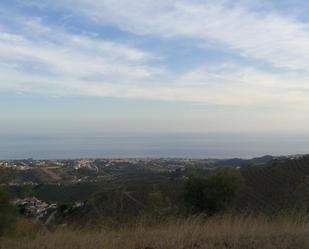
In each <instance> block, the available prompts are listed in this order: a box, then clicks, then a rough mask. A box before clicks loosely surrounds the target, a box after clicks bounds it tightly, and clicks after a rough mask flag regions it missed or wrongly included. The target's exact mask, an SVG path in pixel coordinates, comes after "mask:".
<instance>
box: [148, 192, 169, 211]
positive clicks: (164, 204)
mask: <svg viewBox="0 0 309 249" xmlns="http://www.w3.org/2000/svg"><path fill="white" fill-rule="evenodd" d="M147 212H148V213H149V214H152V215H155V216H160V217H161V216H165V215H168V214H170V213H171V212H172V205H171V202H170V200H169V199H168V198H167V197H164V196H163V195H162V193H161V192H160V191H153V192H150V193H149V194H148V198H147Z"/></svg>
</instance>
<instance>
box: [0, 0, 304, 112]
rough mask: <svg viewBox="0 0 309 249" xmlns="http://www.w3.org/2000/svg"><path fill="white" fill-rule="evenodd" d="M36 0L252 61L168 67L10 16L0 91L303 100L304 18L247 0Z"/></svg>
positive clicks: (1, 35)
mask: <svg viewBox="0 0 309 249" xmlns="http://www.w3.org/2000/svg"><path fill="white" fill-rule="evenodd" d="M23 2H24V3H27V5H28V6H29V3H30V2H27V1H19V3H23ZM36 4H39V5H38V7H39V8H41V9H44V8H52V7H54V8H60V9H66V11H67V12H69V13H72V14H74V15H79V16H80V18H87V19H88V20H90V21H91V22H94V23H95V24H96V25H98V26H101V27H103V26H106V25H111V26H116V27H117V28H119V29H120V30H123V31H125V32H128V33H132V34H135V35H136V37H139V38H141V39H142V38H143V37H158V38H161V39H170V38H177V39H183V38H189V39H191V40H192V46H199V47H201V44H202V46H204V45H206V44H207V45H210V46H213V47H215V48H216V49H221V50H222V51H228V52H229V53H233V54H236V56H238V57H239V58H245V60H248V61H249V62H248V63H250V64H249V65H244V63H243V62H240V61H239V60H237V59H228V60H229V61H230V63H227V62H226V61H225V60H222V61H219V62H218V61H216V63H213V64H211V63H208V64H207V65H203V64H201V65H199V66H198V67H197V68H195V69H190V70H182V71H181V72H179V71H177V73H176V72H175V71H173V70H171V69H168V64H169V63H170V62H169V61H166V60H164V59H162V60H161V58H164V54H155V53H153V52H152V51H151V49H149V48H148V49H147V50H146V49H145V48H143V49H142V48H139V47H137V46H132V45H129V44H128V43H126V42H125V41H114V40H113V39H103V38H102V37H95V36H91V35H86V34H77V33H73V32H71V31H68V30H66V29H65V28H60V27H55V26H53V25H50V24H48V23H46V22H44V21H42V20H41V19H40V18H37V17H36V18H31V17H18V18H17V19H18V22H19V25H17V26H19V29H18V30H14V29H13V28H10V27H9V26H8V27H6V26H5V25H2V26H1V25H0V27H1V28H0V65H1V68H0V91H24V92H35V93H44V94H57V95H58V94H60V95H61V94H66V95H67V94H71V95H72V94H73V95H90V96H111V97H126V98H145V99H157V100H166V101H189V102H202V103H209V104H216V105H227V106H255V107H265V106H266V107H270V106H272V107H280V108H287V107H288V108H291V107H292V108H302V109H306V108H309V107H307V106H309V85H308V82H309V71H308V68H309V29H308V28H309V26H308V24H307V23H304V22H301V21H299V20H296V19H294V18H292V17H289V16H283V15H282V14H278V13H275V12H272V11H265V10H263V11H258V12H257V11H254V10H253V8H250V6H249V5H248V1H237V2H236V3H235V1H200V0H196V1H195V0H194V1H189V0H181V1H172V0H165V1H163V0H158V1H149V0H143V1H129V0H119V1H111V0H96V1H95V0H74V1H73V0H62V1H60V0H54V1H49V0H45V1H35V0H32V1H31V7H33V6H36ZM136 39H138V38H136ZM160 60H161V61H160ZM158 61H159V62H160V63H154V62H158ZM260 64H263V67H261V66H260ZM264 64H265V65H264Z"/></svg>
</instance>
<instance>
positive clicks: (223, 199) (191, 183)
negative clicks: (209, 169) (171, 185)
mask: <svg viewBox="0 0 309 249" xmlns="http://www.w3.org/2000/svg"><path fill="white" fill-rule="evenodd" d="M242 185H243V178H242V176H241V174H240V172H239V171H237V170H235V169H229V168H227V169H219V170H216V171H215V172H213V173H212V174H209V175H208V176H204V177H202V176H193V177H191V178H190V179H189V180H188V181H187V183H186V187H185V201H186V202H187V204H188V206H189V208H190V210H191V211H193V212H195V213H203V212H205V213H206V214H210V215H212V214H215V213H218V212H223V211H226V210H227V209H228V208H229V207H231V206H232V203H233V202H235V200H236V198H237V197H238V195H239V192H240V190H241V187H242Z"/></svg>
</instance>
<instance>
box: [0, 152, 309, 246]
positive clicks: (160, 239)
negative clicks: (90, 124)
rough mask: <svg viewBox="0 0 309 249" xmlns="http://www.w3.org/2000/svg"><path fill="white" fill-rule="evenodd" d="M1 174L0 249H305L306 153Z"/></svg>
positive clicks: (62, 166)
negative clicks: (0, 221) (0, 220)
mask: <svg viewBox="0 0 309 249" xmlns="http://www.w3.org/2000/svg"><path fill="white" fill-rule="evenodd" d="M0 174H1V178H0V180H1V201H3V203H4V204H3V205H2V207H1V209H0V215H1V218H2V221H3V222H2V224H1V225H0V229H1V230H0V232H1V234H2V235H5V236H2V237H0V241H1V243H0V248H27V249H28V248H29V249H30V248H91V249H92V248H111V249H113V248H132V249H146V248H147V249H150V248H151V249H156V248H184V249H185V248H188V249H189V248H190V249H191V248H248V249H249V248H250V249H255V248H263V249H268V248H285V249H287V248H308V246H309V240H308V236H307V234H308V229H309V219H308V218H309V216H308V211H309V156H308V155H292V156H281V157H273V156H263V157H258V158H252V159H239V158H233V159H182V158H178V159H177V158H161V159H153V158H145V159H139V158H128V159H70V160H34V159H26V160H3V161H0ZM16 238H18V239H16Z"/></svg>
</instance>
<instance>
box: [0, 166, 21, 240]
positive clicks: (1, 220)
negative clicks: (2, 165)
mask: <svg viewBox="0 0 309 249" xmlns="http://www.w3.org/2000/svg"><path fill="white" fill-rule="evenodd" d="M13 177H14V171H13V170H10V169H1V170H0V184H3V183H6V182H9V181H10V180H11V179H12V178H13ZM16 220H17V212H16V209H15V207H14V206H12V205H11V204H10V198H9V195H8V193H6V192H5V191H4V190H3V189H1V188H0V236H1V235H3V234H4V233H6V232H9V231H10V230H11V229H12V228H13V227H14V225H15V222H16Z"/></svg>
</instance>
